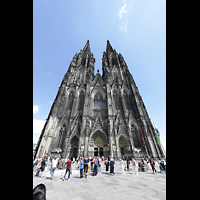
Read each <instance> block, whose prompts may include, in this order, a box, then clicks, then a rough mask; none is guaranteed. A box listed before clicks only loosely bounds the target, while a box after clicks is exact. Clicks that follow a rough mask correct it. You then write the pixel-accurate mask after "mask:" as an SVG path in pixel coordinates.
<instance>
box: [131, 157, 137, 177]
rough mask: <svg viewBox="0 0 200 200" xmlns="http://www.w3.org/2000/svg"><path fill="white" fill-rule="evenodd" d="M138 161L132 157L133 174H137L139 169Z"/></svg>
mask: <svg viewBox="0 0 200 200" xmlns="http://www.w3.org/2000/svg"><path fill="white" fill-rule="evenodd" d="M136 163H137V162H136V161H135V160H134V158H132V165H133V174H135V175H136V174H137V170H136Z"/></svg>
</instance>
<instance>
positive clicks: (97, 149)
mask: <svg viewBox="0 0 200 200" xmlns="http://www.w3.org/2000/svg"><path fill="white" fill-rule="evenodd" d="M103 155H104V154H103V147H94V156H103Z"/></svg>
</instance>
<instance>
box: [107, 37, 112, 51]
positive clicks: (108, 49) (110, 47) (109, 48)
mask: <svg viewBox="0 0 200 200" xmlns="http://www.w3.org/2000/svg"><path fill="white" fill-rule="evenodd" d="M112 51H113V48H112V46H111V44H110V42H109V40H107V46H106V52H107V53H108V52H112Z"/></svg>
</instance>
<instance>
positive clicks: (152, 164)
mask: <svg viewBox="0 0 200 200" xmlns="http://www.w3.org/2000/svg"><path fill="white" fill-rule="evenodd" d="M151 167H152V170H153V174H154V171H156V169H155V161H154V160H153V159H152V160H151Z"/></svg>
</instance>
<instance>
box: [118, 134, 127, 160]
mask: <svg viewBox="0 0 200 200" xmlns="http://www.w3.org/2000/svg"><path fill="white" fill-rule="evenodd" d="M129 148H130V147H129V144H128V141H127V139H126V137H125V136H124V135H121V136H120V137H119V149H120V154H121V157H122V156H127V154H129V153H130V152H129Z"/></svg>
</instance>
